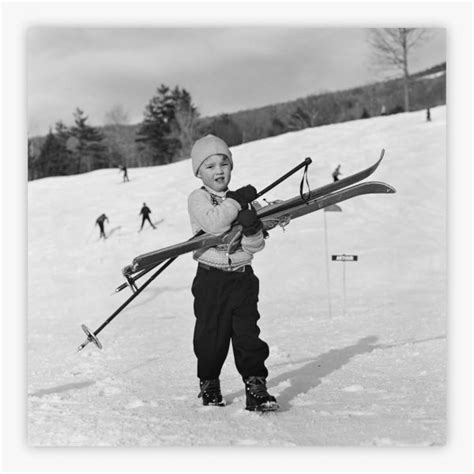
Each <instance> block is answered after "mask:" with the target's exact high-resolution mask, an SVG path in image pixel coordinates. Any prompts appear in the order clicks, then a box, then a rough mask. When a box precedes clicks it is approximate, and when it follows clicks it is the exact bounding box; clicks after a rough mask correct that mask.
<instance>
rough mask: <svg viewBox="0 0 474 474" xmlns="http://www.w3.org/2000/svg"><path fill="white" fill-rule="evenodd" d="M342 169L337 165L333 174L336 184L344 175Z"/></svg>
mask: <svg viewBox="0 0 474 474" xmlns="http://www.w3.org/2000/svg"><path fill="white" fill-rule="evenodd" d="M340 169H341V165H337V166H336V169H335V170H334V171H333V172H332V179H333V181H334V182H336V181H339V176H340V175H341V174H342V173H341V171H340Z"/></svg>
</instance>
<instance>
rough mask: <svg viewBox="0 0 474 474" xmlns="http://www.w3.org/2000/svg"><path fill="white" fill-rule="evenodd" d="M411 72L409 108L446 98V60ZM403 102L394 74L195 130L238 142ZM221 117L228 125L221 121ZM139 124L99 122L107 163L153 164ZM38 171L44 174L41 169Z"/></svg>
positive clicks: (38, 142) (35, 143)
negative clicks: (138, 141)
mask: <svg viewBox="0 0 474 474" xmlns="http://www.w3.org/2000/svg"><path fill="white" fill-rule="evenodd" d="M412 77H413V81H412V85H411V90H410V98H411V110H413V111H416V110H420V109H425V108H427V107H435V106H439V105H444V104H446V63H442V64H439V65H436V66H433V67H431V68H429V69H426V70H424V71H419V72H417V73H415V74H413V76H412ZM402 104H403V88H402V85H401V81H400V80H399V79H392V80H387V81H380V82H374V83H373V84H367V85H365V86H360V87H355V88H352V89H347V90H342V91H337V92H328V93H323V94H314V95H310V96H308V97H303V98H300V99H297V100H293V101H288V102H284V103H279V104H271V105H268V106H265V107H259V108H255V109H250V110H242V111H238V112H234V113H229V114H225V115H223V116H217V117H203V118H201V119H200V120H199V123H198V126H197V134H199V135H201V134H204V133H206V132H207V131H212V132H213V133H214V134H217V135H219V136H222V138H224V139H225V140H226V141H227V142H228V143H229V144H230V145H237V144H241V143H247V142H250V141H254V140H260V139H262V138H268V137H271V136H277V135H281V134H283V133H286V132H288V131H295V130H299V129H304V128H307V127H313V126H321V125H329V124H332V123H340V122H346V121H351V120H357V119H360V118H363V117H374V116H379V115H381V112H382V108H383V107H384V108H385V110H386V113H387V114H392V113H399V112H400V111H401V110H403V107H402ZM74 106H75V105H74ZM74 106H72V108H74ZM144 106H145V104H144ZM71 112H72V110H71ZM295 115H296V116H299V119H297V120H296V119H295ZM224 118H225V121H226V123H227V125H225V126H222V120H223V119H224ZM219 121H221V126H220V128H219V131H220V133H219V132H216V131H214V130H213V127H216V126H217V125H216V124H217V123H218V122H219ZM139 128H140V125H139V124H135V125H120V126H115V127H111V126H106V127H98V129H99V130H100V131H101V132H102V133H103V134H104V136H105V139H104V144H105V145H106V147H107V148H108V150H109V156H108V161H109V163H110V167H112V166H117V165H118V164H120V163H121V162H122V161H124V160H126V162H127V163H128V166H145V165H150V164H151V163H150V162H149V158H147V157H146V156H145V155H144V154H143V153H142V152H140V150H139V149H138V147H137V144H136V142H135V138H136V137H137V131H138V130H139ZM44 141H45V137H35V138H32V139H31V143H30V153H31V155H32V157H33V158H32V159H30V163H29V178H30V179H35V178H37V173H35V172H34V169H35V163H36V161H35V160H36V158H37V157H38V156H39V153H40V150H41V147H42V146H43V144H44ZM97 167H99V166H97ZM100 167H102V166H100ZM40 176H43V175H42V174H41V173H40Z"/></svg>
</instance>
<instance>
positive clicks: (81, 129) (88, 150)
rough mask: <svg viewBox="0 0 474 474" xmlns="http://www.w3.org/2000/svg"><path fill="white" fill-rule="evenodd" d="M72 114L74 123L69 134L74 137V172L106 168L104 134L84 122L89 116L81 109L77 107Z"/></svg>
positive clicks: (107, 164) (107, 160) (107, 161)
mask: <svg viewBox="0 0 474 474" xmlns="http://www.w3.org/2000/svg"><path fill="white" fill-rule="evenodd" d="M73 115H74V123H75V125H74V126H73V127H72V128H71V129H70V135H71V137H74V138H75V139H76V146H75V152H74V156H75V160H76V173H81V172H85V171H91V170H93V169H97V168H107V167H108V166H109V159H108V156H107V154H106V147H105V146H104V145H103V144H102V140H103V138H104V136H103V135H102V133H101V132H100V131H99V130H98V129H97V128H95V127H91V126H90V125H88V124H87V123H86V122H87V120H88V118H89V117H87V116H85V115H84V112H83V111H82V110H81V109H79V108H77V109H76V111H75V112H74V114H73Z"/></svg>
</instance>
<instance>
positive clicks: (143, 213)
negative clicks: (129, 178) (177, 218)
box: [138, 203, 156, 230]
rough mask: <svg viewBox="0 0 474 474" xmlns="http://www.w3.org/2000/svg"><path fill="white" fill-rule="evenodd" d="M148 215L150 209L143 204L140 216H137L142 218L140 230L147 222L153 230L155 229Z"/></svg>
mask: <svg viewBox="0 0 474 474" xmlns="http://www.w3.org/2000/svg"><path fill="white" fill-rule="evenodd" d="M150 214H151V210H150V208H149V207H148V206H147V205H146V203H143V207H142V208H141V210H140V214H138V215H139V216H142V225H141V226H140V230H142V229H143V226H144V225H145V221H148V222H149V223H150V225H151V226H152V227H153V229H156V227H155V225H154V224H153V222H151V220H150Z"/></svg>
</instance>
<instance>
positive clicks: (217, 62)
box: [27, 27, 446, 136]
mask: <svg viewBox="0 0 474 474" xmlns="http://www.w3.org/2000/svg"><path fill="white" fill-rule="evenodd" d="M369 57H370V48H369V46H368V44H367V30H366V29H362V28H360V29H354V28H327V29H323V28H304V27H293V28H284V27H281V28H277V27H229V28H160V29H152V28H126V29H120V28H44V27H41V28H39V27H35V28H30V29H29V30H28V35H27V87H28V91H27V96H28V133H29V135H30V136H31V135H37V134H44V133H47V131H48V128H49V127H50V126H51V127H54V124H55V123H56V122H57V121H58V120H62V121H63V122H65V123H66V125H71V124H72V121H73V118H72V114H73V111H74V110H75V108H76V107H80V108H81V109H82V110H84V112H85V113H86V115H88V116H89V122H88V123H89V124H91V125H101V124H103V121H104V116H105V114H106V112H107V111H109V110H110V109H111V108H112V107H113V106H115V105H121V106H122V107H123V108H124V109H125V111H126V112H127V113H128V116H129V119H130V123H138V122H140V121H141V120H142V117H143V111H144V108H145V106H146V104H147V103H148V102H149V100H150V99H151V97H152V96H153V95H154V94H155V92H156V89H157V87H158V86H159V85H160V84H162V83H163V84H166V85H169V86H171V87H174V86H175V85H178V86H180V87H184V88H186V89H187V90H188V91H189V92H190V93H191V96H192V97H193V100H194V103H195V105H196V106H197V107H198V109H199V111H200V113H201V115H202V116H209V115H215V114H219V113H229V112H235V111H237V110H242V109H248V108H252V107H258V106H263V105H268V104H273V103H278V102H284V101H287V100H291V99H296V98H298V97H304V96H306V95H309V94H313V93H318V92H322V91H331V90H338V89H345V88H350V87H354V86H358V85H362V84H366V83H370V82H374V81H375V80H378V78H377V77H376V76H374V71H373V69H372V68H371V67H370V59H369ZM445 60H446V36H445V30H443V29H435V30H431V35H430V39H429V40H428V41H427V42H426V43H425V44H424V45H423V46H420V48H419V49H418V50H417V51H416V52H415V53H414V54H413V57H412V58H411V61H410V69H411V71H412V72H416V71H418V70H421V69H424V68H427V67H431V66H433V65H435V64H438V63H440V62H443V61H445Z"/></svg>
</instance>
